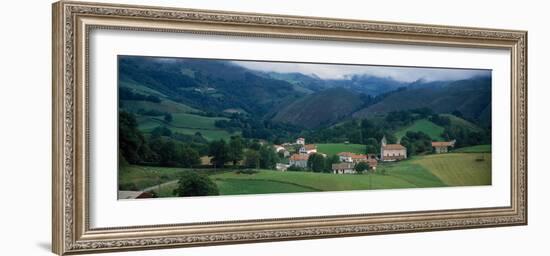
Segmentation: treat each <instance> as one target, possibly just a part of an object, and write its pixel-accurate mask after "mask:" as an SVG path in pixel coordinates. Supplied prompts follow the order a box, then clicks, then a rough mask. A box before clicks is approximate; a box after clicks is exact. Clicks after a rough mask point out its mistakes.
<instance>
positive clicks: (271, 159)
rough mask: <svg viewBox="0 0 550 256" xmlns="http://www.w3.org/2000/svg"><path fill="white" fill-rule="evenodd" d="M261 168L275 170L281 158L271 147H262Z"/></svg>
mask: <svg viewBox="0 0 550 256" xmlns="http://www.w3.org/2000/svg"><path fill="white" fill-rule="evenodd" d="M259 153H260V168H263V169H275V166H276V164H277V161H278V160H279V156H278V155H277V153H276V152H275V149H274V148H273V147H272V146H270V145H263V146H261V147H260V151H259Z"/></svg>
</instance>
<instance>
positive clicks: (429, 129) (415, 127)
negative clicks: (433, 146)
mask: <svg viewBox="0 0 550 256" xmlns="http://www.w3.org/2000/svg"><path fill="white" fill-rule="evenodd" d="M443 130H444V128H443V127H441V126H439V125H437V124H434V123H432V122H430V121H428V120H427V119H420V120H417V121H415V122H414V123H413V124H412V125H410V126H407V127H405V128H403V129H401V130H399V131H397V132H396V133H395V134H394V135H395V137H396V138H398V139H399V138H402V137H404V136H405V134H407V132H408V131H411V132H423V133H425V134H427V135H428V136H430V138H432V140H436V141H443V138H442V137H441V134H442V133H443Z"/></svg>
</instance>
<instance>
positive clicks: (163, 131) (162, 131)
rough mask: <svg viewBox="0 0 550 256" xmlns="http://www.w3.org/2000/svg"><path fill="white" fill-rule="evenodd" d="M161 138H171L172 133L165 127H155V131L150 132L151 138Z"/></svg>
mask: <svg viewBox="0 0 550 256" xmlns="http://www.w3.org/2000/svg"><path fill="white" fill-rule="evenodd" d="M161 136H166V137H170V136H172V131H171V130H170V129H168V128H166V126H157V127H155V129H153V130H152V131H151V137H155V138H156V137H161Z"/></svg>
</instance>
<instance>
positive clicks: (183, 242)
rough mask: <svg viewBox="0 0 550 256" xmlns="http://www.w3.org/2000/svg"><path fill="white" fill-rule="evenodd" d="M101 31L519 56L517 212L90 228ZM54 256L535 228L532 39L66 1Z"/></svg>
mask: <svg viewBox="0 0 550 256" xmlns="http://www.w3.org/2000/svg"><path fill="white" fill-rule="evenodd" d="M93 29H124V30H143V31H158V32H186V33H205V34H225V35H239V36H254V37H268V38H275V37H278V38H299V39H308V40H343V41H357V42H378V43H397V44H418V45H433V46H461V47H475V48H497V49H508V50H510V51H511V63H512V65H511V67H510V68H511V74H512V75H511V78H510V79H511V85H512V86H511V87H512V88H511V92H512V97H511V99H510V100H511V103H512V109H511V115H512V116H511V120H512V122H511V131H512V134H511V136H510V138H511V143H512V152H510V154H511V158H512V161H511V177H512V183H511V195H510V197H511V205H510V206H507V207H492V208H476V209H456V210H439V211H425V212H398V213H380V214H361V215H346V216H311V217H303V218H291V219H269V220H250V221H230V222H216V223H202V224H173V225H162V226H145V227H120V228H109V229H91V228H90V226H89V222H88V217H89V216H88V211H89V210H88V208H89V207H88V192H87V184H88V183H87V175H88V158H87V156H88V148H87V147H88V143H87V139H88V135H87V131H88V130H87V129H88V119H87V118H88V112H87V111H88V109H87V108H88V106H87V98H88V91H87V90H88V74H87V70H88V61H89V60H88V55H87V50H88V34H89V32H90V31H91V30H93ZM52 125H53V147H52V150H53V162H52V165H53V182H52V183H53V191H52V192H53V243H52V244H53V246H52V247H53V248H52V249H53V251H54V252H55V253H57V254H60V255H63V254H74V253H85V252H104V251H113V250H131V249H151V248H166V247H182V246H201V245H218V244H229V243H250V242H262V241H279V240H294V239H310V238H322V237H339V236H357V235H373V234H387V233H399V232H417V231H435V230H450V229H464V228H481V227H495V226H509V225H526V224H527V32H526V31H512V30H497V29H482V28H464V27H449V26H435V25H424V24H404V23H388V22H375V21H359V20H343V19H342V20H340V19H328V18H316V17H297V16H280V15H271V14H255V13H235V12H218V11H207V10H191V9H176V8H162V7H146V6H127V5H111V4H96V3H83V2H70V1H61V2H57V3H55V4H54V5H53V124H52Z"/></svg>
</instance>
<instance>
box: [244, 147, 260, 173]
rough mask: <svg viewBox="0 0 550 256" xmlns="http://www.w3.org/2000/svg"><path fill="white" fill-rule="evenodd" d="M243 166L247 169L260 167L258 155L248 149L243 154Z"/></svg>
mask: <svg viewBox="0 0 550 256" xmlns="http://www.w3.org/2000/svg"><path fill="white" fill-rule="evenodd" d="M244 166H246V167H247V168H258V167H259V166H260V153H258V151H256V150H254V149H249V150H247V151H246V152H245V153H244Z"/></svg>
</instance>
